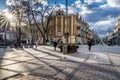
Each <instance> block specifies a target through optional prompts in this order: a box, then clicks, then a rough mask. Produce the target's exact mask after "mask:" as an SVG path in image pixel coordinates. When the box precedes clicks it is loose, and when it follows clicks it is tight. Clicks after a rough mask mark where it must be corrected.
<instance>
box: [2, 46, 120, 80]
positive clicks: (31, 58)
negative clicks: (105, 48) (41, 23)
mask: <svg viewBox="0 0 120 80" xmlns="http://www.w3.org/2000/svg"><path fill="white" fill-rule="evenodd" d="M118 61H120V58H119V55H118V54H117V55H116V54H103V55H102V54H99V53H95V52H83V53H81V52H78V53H72V54H69V55H63V54H61V53H60V52H59V50H58V49H57V51H54V50H53V47H50V46H40V47H39V48H38V49H34V48H26V49H23V50H16V49H13V50H12V51H9V52H8V51H7V52H5V53H4V52H3V53H2V55H1V57H0V79H1V80H3V79H4V80H120V73H119V71H118V70H119V69H120V64H119V62H118ZM117 69H118V70H117Z"/></svg>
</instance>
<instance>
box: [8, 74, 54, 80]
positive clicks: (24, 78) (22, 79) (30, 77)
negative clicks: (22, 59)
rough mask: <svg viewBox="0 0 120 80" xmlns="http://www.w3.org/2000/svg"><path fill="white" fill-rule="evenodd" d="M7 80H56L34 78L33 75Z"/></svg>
mask: <svg viewBox="0 0 120 80" xmlns="http://www.w3.org/2000/svg"><path fill="white" fill-rule="evenodd" d="M7 80H55V79H50V78H45V77H41V76H32V75H27V76H24V75H17V76H15V77H12V78H9V79H7Z"/></svg>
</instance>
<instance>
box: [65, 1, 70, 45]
mask: <svg viewBox="0 0 120 80" xmlns="http://www.w3.org/2000/svg"><path fill="white" fill-rule="evenodd" d="M65 38H66V42H65V43H66V44H68V38H69V33H68V0H66V27H65Z"/></svg>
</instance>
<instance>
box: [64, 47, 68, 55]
mask: <svg viewBox="0 0 120 80" xmlns="http://www.w3.org/2000/svg"><path fill="white" fill-rule="evenodd" d="M67 53H68V50H67V45H64V46H63V54H67Z"/></svg>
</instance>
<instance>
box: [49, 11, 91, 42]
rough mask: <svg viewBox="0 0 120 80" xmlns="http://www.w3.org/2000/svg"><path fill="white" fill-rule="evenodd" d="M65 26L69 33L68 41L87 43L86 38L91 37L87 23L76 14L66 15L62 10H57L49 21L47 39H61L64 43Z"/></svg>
mask: <svg viewBox="0 0 120 80" xmlns="http://www.w3.org/2000/svg"><path fill="white" fill-rule="evenodd" d="M66 24H67V26H66ZM66 27H67V29H68V33H69V37H68V43H80V44H87V42H88V40H89V39H91V38H92V32H91V30H90V29H89V25H88V24H87V23H86V22H84V21H83V20H82V18H81V17H79V15H78V14H74V15H71V14H69V15H68V16H67V17H66V15H65V14H64V12H63V11H62V10H58V11H56V14H55V15H53V16H52V17H51V20H50V23H49V33H50V34H49V39H50V40H62V41H63V42H64V43H65V32H66Z"/></svg>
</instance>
